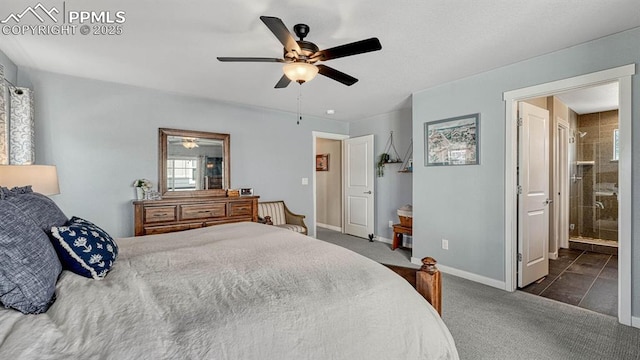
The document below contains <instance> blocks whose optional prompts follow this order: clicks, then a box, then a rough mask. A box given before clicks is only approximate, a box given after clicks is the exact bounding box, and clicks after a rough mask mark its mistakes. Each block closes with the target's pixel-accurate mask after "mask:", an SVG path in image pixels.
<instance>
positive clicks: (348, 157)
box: [344, 135, 375, 238]
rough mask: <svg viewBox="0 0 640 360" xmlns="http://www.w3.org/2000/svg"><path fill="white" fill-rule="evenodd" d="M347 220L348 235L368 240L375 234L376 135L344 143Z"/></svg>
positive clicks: (348, 140)
mask: <svg viewBox="0 0 640 360" xmlns="http://www.w3.org/2000/svg"><path fill="white" fill-rule="evenodd" d="M344 162H345V175H346V176H345V184H344V188H345V219H344V231H345V233H347V234H350V235H354V236H359V237H363V238H367V236H369V235H370V234H371V235H373V233H374V207H373V204H374V199H375V194H374V189H373V181H374V169H373V167H374V162H375V158H374V154H373V135H366V136H360V137H357V138H351V139H347V140H345V141H344Z"/></svg>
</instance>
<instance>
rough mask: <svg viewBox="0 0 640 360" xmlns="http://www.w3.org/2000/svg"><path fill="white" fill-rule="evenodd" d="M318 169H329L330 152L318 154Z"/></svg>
mask: <svg viewBox="0 0 640 360" xmlns="http://www.w3.org/2000/svg"><path fill="white" fill-rule="evenodd" d="M316 171H329V154H319V155H316Z"/></svg>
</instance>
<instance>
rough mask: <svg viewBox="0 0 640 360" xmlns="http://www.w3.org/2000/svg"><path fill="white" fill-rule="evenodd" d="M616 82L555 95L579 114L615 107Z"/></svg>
mask: <svg viewBox="0 0 640 360" xmlns="http://www.w3.org/2000/svg"><path fill="white" fill-rule="evenodd" d="M618 89H619V87H618V83H617V82H615V83H610V84H605V85H600V86H594V87H589V88H586V89H580V90H574V91H571V92H566V93H562V94H558V95H556V97H558V98H559V99H560V100H561V101H562V102H563V103H565V104H566V105H567V106H568V107H569V108H570V109H571V110H573V111H575V112H576V113H578V114H579V115H582V114H591V113H595V112H601V111H608V110H614V109H617V108H618V106H619V101H618Z"/></svg>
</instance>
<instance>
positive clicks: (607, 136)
mask: <svg viewBox="0 0 640 360" xmlns="http://www.w3.org/2000/svg"><path fill="white" fill-rule="evenodd" d="M572 125H573V124H572ZM576 126H577V127H574V129H575V130H576V131H575V137H574V139H575V157H576V159H575V160H577V164H576V163H573V164H572V172H573V173H574V174H575V175H576V178H575V179H574V180H572V181H571V195H570V207H571V209H570V221H571V224H574V225H575V226H574V228H573V229H570V235H571V237H587V238H596V239H605V240H618V200H617V188H618V162H617V161H613V155H614V154H613V132H614V129H617V128H618V111H617V110H612V111H606V112H600V113H593V114H584V115H578V117H577V121H576ZM581 135H582V136H581ZM571 145H574V144H571ZM590 161H593V164H591V163H588V162H590ZM581 162H582V163H581ZM580 178H582V179H581V180H580Z"/></svg>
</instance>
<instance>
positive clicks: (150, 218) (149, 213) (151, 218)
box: [144, 206, 177, 223]
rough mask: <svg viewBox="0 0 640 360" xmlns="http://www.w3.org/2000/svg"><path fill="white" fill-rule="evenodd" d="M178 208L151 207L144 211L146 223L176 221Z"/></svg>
mask: <svg viewBox="0 0 640 360" xmlns="http://www.w3.org/2000/svg"><path fill="white" fill-rule="evenodd" d="M176 219H177V217H176V206H149V207H146V208H145V209H144V222H145V223H154V222H163V221H176Z"/></svg>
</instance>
